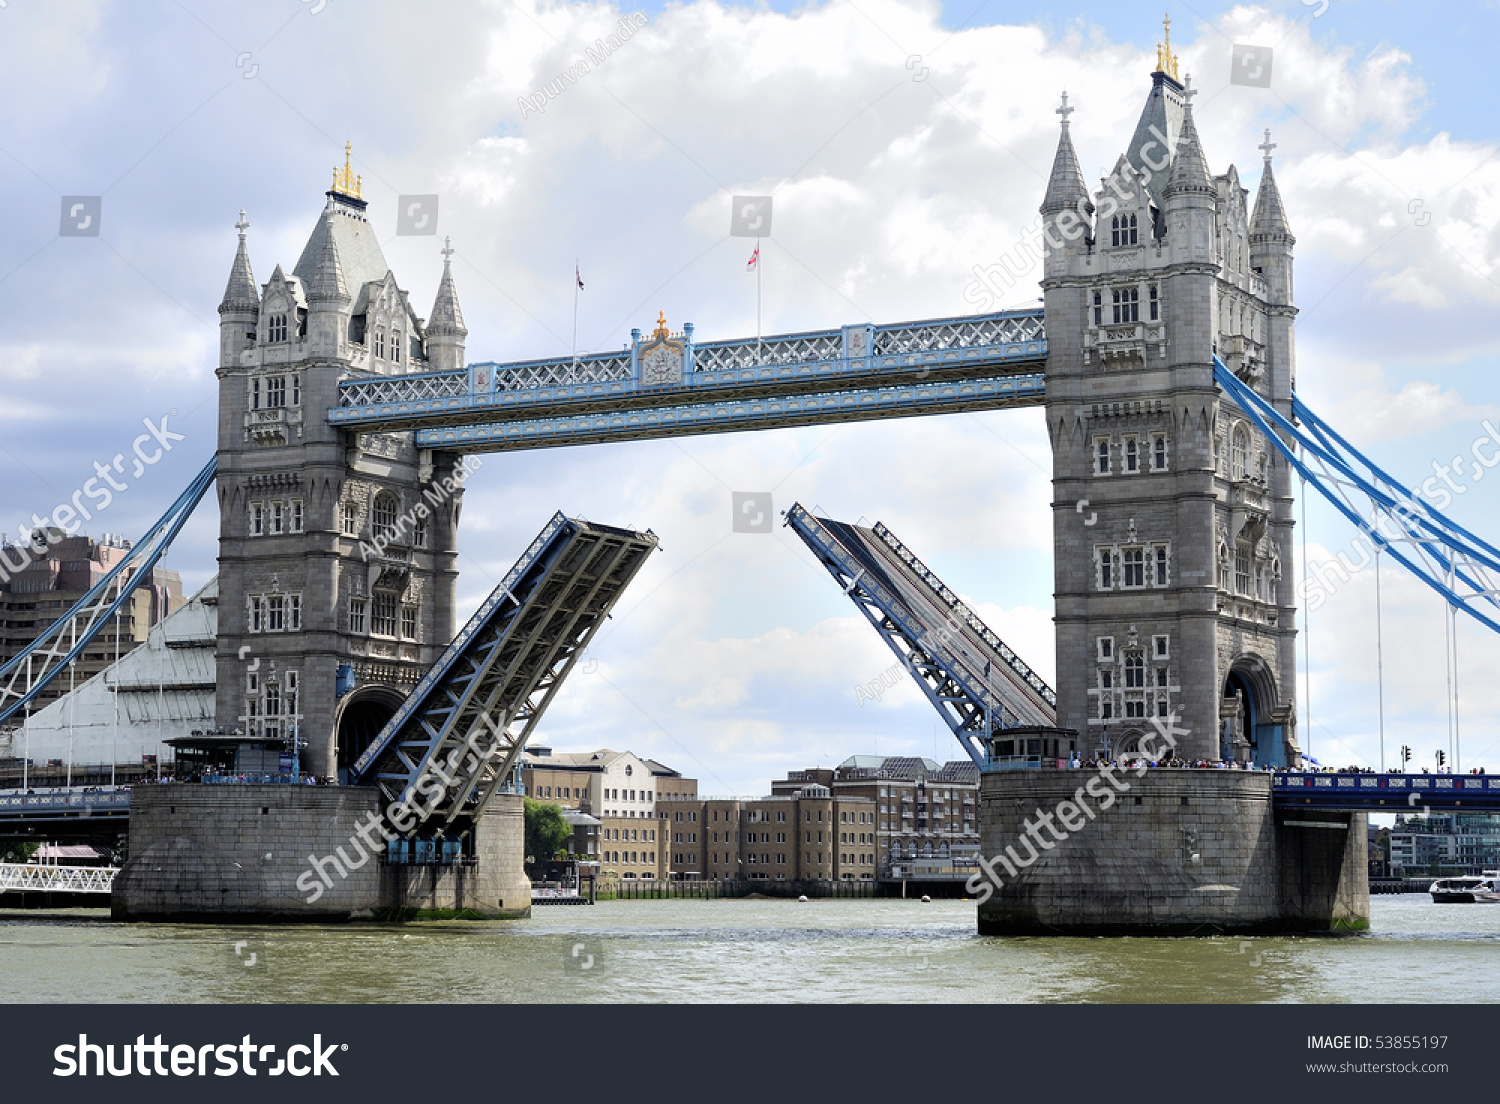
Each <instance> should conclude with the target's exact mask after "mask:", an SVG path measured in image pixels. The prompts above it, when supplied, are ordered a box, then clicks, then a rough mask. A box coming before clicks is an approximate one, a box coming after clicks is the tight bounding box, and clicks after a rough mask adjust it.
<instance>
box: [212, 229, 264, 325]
mask: <svg viewBox="0 0 1500 1104" xmlns="http://www.w3.org/2000/svg"><path fill="white" fill-rule="evenodd" d="M249 227H250V223H249V222H247V221H246V219H245V209H244V208H243V207H241V208H240V221H239V222H237V223H235V224H234V228H235V229H236V230H238V231H239V232H240V244H239V248H238V249H236V250H235V253H234V263H233V264H232V265H230V266H229V283H227V284H225V285H224V298H223V299H222V300H220V302H219V315H220V316H221V317H222V316H223V315H225V314H228V313H230V312H232V311H247V310H248V311H250V312H252V313H253V312H254V311H256V310H257V309H258V308H259V307H260V293H259V292H258V291H256V290H255V273H253V272H252V271H250V251H249V250H248V249H247V248H246V247H245V231H246V230H247V229H249Z"/></svg>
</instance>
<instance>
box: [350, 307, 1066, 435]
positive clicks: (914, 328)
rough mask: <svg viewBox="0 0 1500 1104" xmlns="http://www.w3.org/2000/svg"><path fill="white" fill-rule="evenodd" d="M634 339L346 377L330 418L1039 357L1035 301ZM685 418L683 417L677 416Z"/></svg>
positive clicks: (830, 386) (530, 407)
mask: <svg viewBox="0 0 1500 1104" xmlns="http://www.w3.org/2000/svg"><path fill="white" fill-rule="evenodd" d="M633 337H634V341H633V344H632V346H631V347H630V348H629V349H628V350H626V351H625V352H622V353H605V354H592V355H588V356H581V357H578V358H577V359H576V360H575V359H573V358H569V357H559V358H552V359H548V360H533V361H522V362H519V363H515V364H495V363H492V362H488V363H479V364H471V365H469V366H468V367H467V368H465V369H463V370H461V371H455V372H422V373H415V374H412V375H396V376H374V375H371V376H362V377H359V378H354V379H346V380H345V381H343V382H342V383H340V385H339V405H338V406H336V407H334V408H332V409H331V410H329V411H328V421H329V424H331V425H334V426H338V427H340V428H343V429H351V430H361V429H363V430H396V429H423V428H427V429H444V430H448V429H451V428H452V427H454V426H458V425H463V424H469V423H496V422H509V421H515V420H525V421H537V420H543V419H545V418H546V417H548V416H551V415H557V416H567V417H569V418H574V417H578V416H581V415H585V414H598V415H601V416H605V417H609V416H616V415H619V414H621V413H622V412H624V411H635V410H640V411H661V410H663V409H665V408H669V407H675V406H692V407H695V408H698V409H700V410H701V409H704V408H709V407H719V406H725V405H726V404H728V405H731V406H732V405H733V403H734V402H747V401H750V400H778V401H784V400H788V399H790V398H791V397H793V396H802V397H804V398H810V397H812V395H813V394H815V393H816V394H818V395H822V396H828V395H831V394H834V393H837V392H840V391H860V392H866V393H873V392H875V391H879V390H882V389H885V388H890V387H892V386H893V385H898V384H912V383H929V384H931V383H938V382H953V381H958V380H963V381H971V380H980V379H993V378H1003V377H1005V376H1008V375H1011V374H1015V373H1022V372H1027V371H1030V372H1032V373H1036V372H1039V371H1040V370H1041V368H1042V367H1043V366H1044V364H1045V363H1046V358H1047V341H1046V334H1045V332H1044V330H1043V325H1042V312H1041V311H1039V310H1036V311H1006V312H1003V313H999V314H988V315H973V316H966V317H961V318H938V319H928V320H923V321H918V322H902V323H896V324H893V325H885V326H872V325H856V326H845V327H842V328H841V329H838V330H826V331H817V332H811V333H801V334H781V335H774V336H771V337H765V338H762V339H760V341H759V342H757V341H756V340H755V339H753V338H744V339H737V340H733V341H717V342H706V343H703V344H696V343H694V341H693V338H692V327H691V326H687V327H685V328H684V333H682V334H678V335H668V334H666V333H665V331H663V330H659V331H658V333H657V335H656V338H657V340H656V341H655V342H651V343H650V344H649V345H643V339H642V337H641V335H640V331H638V330H637V331H634V332H633ZM669 337H670V338H674V339H675V340H672V341H671V342H670V345H671V347H672V349H673V350H680V356H678V355H677V353H676V352H674V354H673V355H674V356H675V357H676V359H672V358H667V359H665V360H662V361H659V362H654V363H656V365H657V367H656V369H655V370H654V374H647V373H645V372H644V371H643V369H642V367H641V357H640V355H639V353H640V351H641V350H642V349H643V348H649V347H651V346H652V345H657V344H660V343H662V342H664V341H666V339H667V338H669ZM663 365H664V366H665V367H664V368H663ZM927 394H928V392H926V391H921V392H914V393H912V394H911V398H912V399H913V400H914V401H917V402H918V403H919V405H920V403H921V400H922V398H923V397H924V396H926V395H927ZM929 412H931V411H925V410H913V411H912V413H929ZM691 421H692V420H691V419H688V420H679V421H678V423H677V426H678V427H681V426H686V425H689V424H691ZM754 421H755V419H753V418H752V419H751V422H754ZM746 428H759V426H758V425H754V424H747V425H746Z"/></svg>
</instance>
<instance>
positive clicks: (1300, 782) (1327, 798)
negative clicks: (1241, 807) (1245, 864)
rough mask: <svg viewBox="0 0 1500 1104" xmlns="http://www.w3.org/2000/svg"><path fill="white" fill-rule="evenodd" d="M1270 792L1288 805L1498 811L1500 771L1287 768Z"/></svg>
mask: <svg viewBox="0 0 1500 1104" xmlns="http://www.w3.org/2000/svg"><path fill="white" fill-rule="evenodd" d="M1271 794H1272V800H1273V801H1274V802H1275V804H1276V806H1277V807H1278V808H1288V809H1293V808H1294V809H1344V810H1350V811H1353V812H1363V813H1372V812H1391V813H1411V812H1413V811H1415V812H1424V811H1427V810H1431V811H1434V812H1443V813H1451V812H1465V813H1469V812H1473V813H1500V775H1484V774H1356V773H1353V772H1349V773H1342V772H1339V773H1325V772H1311V771H1284V772H1281V773H1278V774H1277V775H1276V776H1275V782H1274V784H1273V786H1272V790H1271Z"/></svg>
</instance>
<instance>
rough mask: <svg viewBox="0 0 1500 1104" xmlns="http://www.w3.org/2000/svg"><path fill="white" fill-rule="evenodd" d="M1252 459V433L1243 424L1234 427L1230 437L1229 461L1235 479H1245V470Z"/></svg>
mask: <svg viewBox="0 0 1500 1104" xmlns="http://www.w3.org/2000/svg"><path fill="white" fill-rule="evenodd" d="M1249 460H1250V434H1249V433H1248V432H1246V430H1245V427H1244V425H1243V424H1239V425H1236V426H1235V427H1234V433H1233V435H1232V436H1231V438H1230V445H1229V462H1230V474H1231V475H1232V476H1233V477H1234V478H1235V479H1244V478H1245V470H1246V468H1247V467H1248V465H1249Z"/></svg>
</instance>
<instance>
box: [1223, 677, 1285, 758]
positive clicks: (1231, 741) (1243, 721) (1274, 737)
mask: <svg viewBox="0 0 1500 1104" xmlns="http://www.w3.org/2000/svg"><path fill="white" fill-rule="evenodd" d="M1223 698H1224V702H1223V707H1222V708H1221V710H1220V714H1219V715H1220V718H1221V720H1222V723H1223V725H1224V732H1223V738H1222V739H1221V741H1220V750H1221V754H1223V755H1225V757H1226V758H1241V757H1244V758H1247V759H1248V760H1249V761H1250V762H1252V763H1256V764H1259V765H1261V766H1285V765H1286V749H1285V746H1284V734H1283V732H1282V726H1281V725H1280V724H1278V723H1276V722H1275V720H1274V718H1275V717H1277V716H1278V715H1279V713H1280V712H1281V699H1280V694H1279V693H1278V691H1277V686H1276V676H1275V675H1274V674H1273V673H1272V671H1271V668H1270V665H1269V664H1268V663H1266V661H1265V660H1264V659H1263V658H1261V657H1260V656H1258V655H1242V656H1240V657H1239V658H1238V659H1236V660H1235V661H1234V662H1233V663H1232V664H1231V665H1230V667H1229V674H1228V675H1227V676H1225V679H1224V692H1223Z"/></svg>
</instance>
